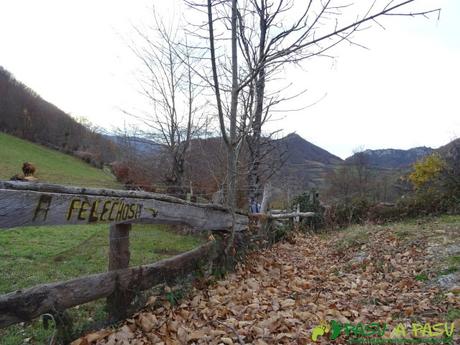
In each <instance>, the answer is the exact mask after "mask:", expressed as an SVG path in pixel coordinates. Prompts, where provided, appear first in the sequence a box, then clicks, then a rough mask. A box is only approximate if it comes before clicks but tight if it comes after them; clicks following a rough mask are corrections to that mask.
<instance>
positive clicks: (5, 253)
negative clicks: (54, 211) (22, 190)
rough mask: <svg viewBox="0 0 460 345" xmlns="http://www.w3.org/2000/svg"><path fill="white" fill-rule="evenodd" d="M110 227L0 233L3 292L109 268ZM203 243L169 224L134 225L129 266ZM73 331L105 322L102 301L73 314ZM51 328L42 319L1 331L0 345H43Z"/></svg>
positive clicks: (20, 229)
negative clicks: (173, 229) (25, 344)
mask: <svg viewBox="0 0 460 345" xmlns="http://www.w3.org/2000/svg"><path fill="white" fill-rule="evenodd" d="M108 238H109V230H108V226H107V225H81V226H76V225H66V226H53V227H28V228H17V229H12V230H4V231H0V277H1V278H0V294H3V293H8V292H11V291H14V290H17V289H22V288H27V287H32V286H34V285H37V284H40V283H46V282H53V281H60V280H67V279H71V278H75V277H79V276H83V275H87V274H92V273H98V272H104V271H106V270H107V266H108V248H109V240H108ZM201 242H202V240H201V239H200V238H197V237H194V236H186V235H180V234H177V233H175V232H172V231H170V230H168V227H167V226H158V225H141V224H134V225H133V230H132V231H131V234H130V251H131V260H130V265H131V266H137V265H141V264H147V263H152V262H155V261H158V260H161V259H163V258H166V257H170V256H173V255H176V254H178V253H181V252H185V251H187V250H191V249H193V248H195V247H197V246H198V245H199V244H200V243H201ZM69 312H70V315H71V316H72V318H73V319H74V320H75V328H76V329H81V328H84V327H85V325H86V324H88V323H90V322H93V321H95V320H104V319H105V318H106V316H107V315H106V313H105V311H104V301H103V300H101V301H96V302H91V303H88V304H85V305H83V306H80V307H77V308H72V309H70V310H69ZM52 333H53V329H52V328H51V329H49V330H44V329H43V325H42V322H41V320H35V321H34V322H32V324H31V325H28V326H26V327H22V326H20V325H15V326H11V327H9V328H7V329H5V330H0V344H1V345H16V344H23V342H24V339H26V338H31V340H30V342H29V344H44V343H47V342H46V341H47V339H48V338H49V337H50V336H51V335H52Z"/></svg>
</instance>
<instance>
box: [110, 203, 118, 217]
mask: <svg viewBox="0 0 460 345" xmlns="http://www.w3.org/2000/svg"><path fill="white" fill-rule="evenodd" d="M118 204H119V202H118V201H115V202H114V203H113V204H112V207H111V208H110V214H109V220H110V221H114V220H115V218H112V214H113V210H114V208H115V205H118Z"/></svg>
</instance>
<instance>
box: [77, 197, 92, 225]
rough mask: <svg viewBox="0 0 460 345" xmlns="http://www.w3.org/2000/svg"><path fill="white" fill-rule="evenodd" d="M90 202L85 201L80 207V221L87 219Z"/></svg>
mask: <svg viewBox="0 0 460 345" xmlns="http://www.w3.org/2000/svg"><path fill="white" fill-rule="evenodd" d="M89 206H90V205H89V202H87V201H83V202H82V203H81V206H80V211H79V212H78V219H79V220H85V219H86V217H87V212H88V209H89Z"/></svg>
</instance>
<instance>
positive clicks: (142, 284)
mask: <svg viewBox="0 0 460 345" xmlns="http://www.w3.org/2000/svg"><path fill="white" fill-rule="evenodd" d="M218 253H219V248H218V242H216V241H213V242H208V243H206V244H204V245H202V246H201V247H198V248H197V249H194V250H192V251H189V252H186V253H183V254H180V255H177V256H175V257H173V258H170V259H165V260H162V261H159V262H156V263H154V264H150V265H143V266H138V267H132V268H126V269H120V270H115V271H109V272H105V273H100V274H94V275H90V276H85V277H81V278H76V279H72V280H69V281H66V282H58V283H51V284H43V285H38V286H35V287H33V288H29V289H24V290H18V291H16V292H12V293H9V294H6V295H2V296H0V327H6V326H9V325H12V324H15V323H19V322H24V321H29V320H32V319H33V318H36V317H38V316H40V315H42V314H44V313H48V312H50V311H52V310H57V311H62V310H65V309H67V308H70V307H74V306H77V305H80V304H83V303H87V302H90V301H94V300H96V299H99V298H103V297H108V296H111V295H113V294H114V293H115V292H116V291H117V290H128V289H134V290H136V291H142V290H147V289H149V288H151V287H153V286H155V285H158V284H162V283H170V282H174V281H175V280H176V279H178V278H181V277H183V276H186V275H187V274H189V273H191V272H193V271H194V270H195V269H197V268H198V267H199V266H200V265H201V264H202V263H203V262H205V261H208V260H212V259H213V258H214V257H215V256H217V255H218Z"/></svg>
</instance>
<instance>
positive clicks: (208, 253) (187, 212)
mask: <svg viewBox="0 0 460 345" xmlns="http://www.w3.org/2000/svg"><path fill="white" fill-rule="evenodd" d="M94 223H107V224H110V241H109V243H110V248H109V267H108V270H109V271H108V272H105V273H100V274H95V275H91V276H85V277H80V278H77V279H73V280H69V281H65V282H57V283H51V284H42V285H38V286H35V287H32V288H29V289H24V290H19V291H15V292H11V293H9V294H6V295H2V296H0V327H6V326H8V325H11V324H14V323H18V322H23V321H29V320H32V319H33V318H36V317H38V316H40V315H41V314H44V313H49V312H56V311H57V312H62V311H64V310H65V309H67V308H70V307H73V306H76V305H80V304H83V303H87V302H90V301H93V300H96V299H99V298H104V297H107V307H108V311H109V314H110V316H111V317H112V318H114V319H119V318H121V317H124V316H125V313H126V311H127V309H128V307H129V305H130V303H131V302H132V298H133V297H134V296H133V290H134V291H142V290H146V289H149V288H151V287H153V286H155V285H158V284H161V283H167V282H171V281H174V280H176V279H178V278H181V277H184V276H186V275H188V274H189V273H191V272H192V271H193V270H195V269H196V268H198V267H199V266H200V265H201V264H202V263H203V262H206V261H207V260H210V259H212V258H214V257H215V256H216V255H219V252H220V247H217V246H218V244H217V243H218V242H216V241H213V242H209V243H207V244H205V245H203V246H201V247H199V248H197V249H195V250H192V251H190V252H187V253H184V254H181V255H178V256H175V257H173V258H170V259H167V260H163V261H160V262H157V263H155V264H151V265H144V266H139V267H132V268H129V260H130V249H129V233H130V230H131V224H133V223H151V224H185V225H188V226H190V227H191V228H192V229H194V230H195V231H203V230H212V231H228V230H231V229H232V227H233V216H232V214H231V213H230V212H229V211H228V210H227V209H226V208H224V207H222V206H219V205H212V204H195V203H190V202H187V201H184V200H181V199H178V198H174V197H171V196H167V195H161V194H155V193H147V192H139V191H124V190H110V189H90V188H79V187H69V186H60V185H52V184H42V183H29V182H16V181H15V182H12V181H0V231H1V230H2V229H9V228H14V227H23V226H40V225H62V224H94ZM247 225H248V217H247V215H246V214H244V213H242V212H238V213H236V215H235V224H234V230H235V231H243V230H245V229H246V228H247Z"/></svg>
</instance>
